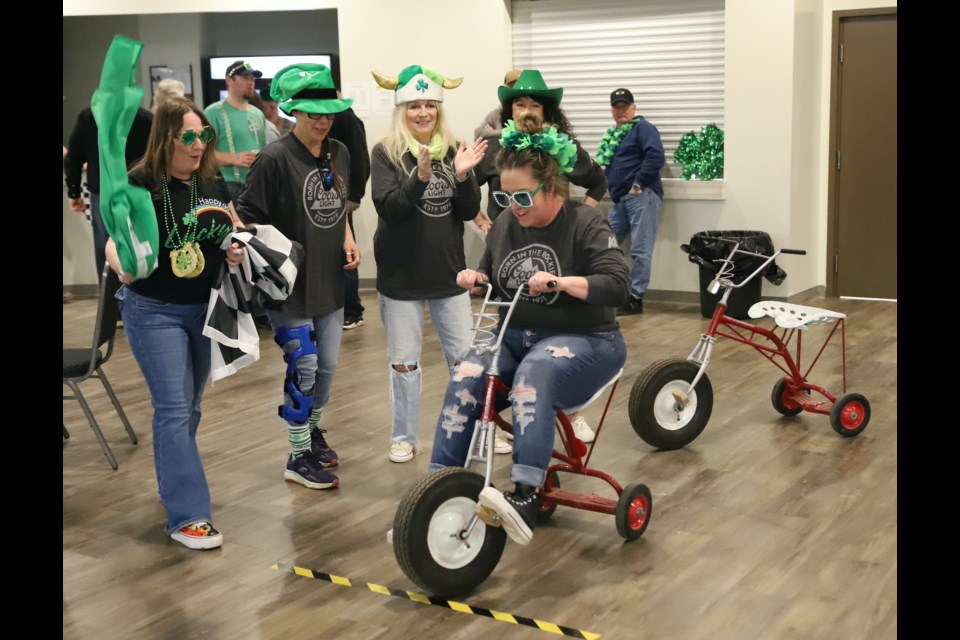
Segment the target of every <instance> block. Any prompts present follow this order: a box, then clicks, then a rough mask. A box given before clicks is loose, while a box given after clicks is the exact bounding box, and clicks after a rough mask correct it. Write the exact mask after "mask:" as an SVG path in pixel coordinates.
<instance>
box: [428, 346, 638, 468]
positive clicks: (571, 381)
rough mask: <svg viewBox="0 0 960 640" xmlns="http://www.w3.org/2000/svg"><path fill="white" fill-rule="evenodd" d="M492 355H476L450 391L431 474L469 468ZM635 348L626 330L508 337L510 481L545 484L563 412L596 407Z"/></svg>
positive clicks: (505, 376)
mask: <svg viewBox="0 0 960 640" xmlns="http://www.w3.org/2000/svg"><path fill="white" fill-rule="evenodd" d="M491 357H492V356H491V355H490V354H486V355H484V356H482V357H478V356H477V355H476V354H475V353H474V352H473V351H472V350H471V351H470V353H469V354H468V356H467V357H466V358H464V360H463V361H462V362H461V363H460V364H458V365H457V367H456V369H455V370H454V375H453V377H452V378H451V379H450V383H449V384H448V385H447V392H446V395H445V396H444V399H443V408H442V409H441V411H440V417H439V418H438V420H437V431H436V433H435V435H434V440H433V457H432V458H431V460H430V467H429V469H430V470H431V471H434V470H436V469H441V468H443V467H458V466H463V464H464V462H465V461H466V459H467V453H468V451H467V450H468V448H469V446H470V438H471V437H472V435H473V429H474V426H475V424H476V420H477V418H479V417H480V414H481V412H482V411H483V393H484V385H485V383H486V371H487V367H488V366H489V365H490V359H491ZM626 359H627V348H626V345H624V343H623V336H622V335H621V334H620V330H619V329H617V330H614V331H600V332H595V333H585V334H576V333H560V332H555V331H554V332H548V331H537V330H530V329H507V331H506V333H505V334H504V338H503V344H502V346H501V350H500V363H499V368H500V377H501V379H502V380H503V382H504V384H506V385H507V386H509V387H510V388H511V391H510V398H509V400H510V404H511V405H512V407H513V437H514V440H513V467H512V468H511V469H510V479H511V480H513V482H514V483H522V484H525V485H530V486H534V487H539V486H541V485H542V484H543V482H544V480H545V479H546V475H547V467H548V466H549V464H550V456H551V453H552V452H553V442H554V424H555V419H556V413H557V410H558V409H566V408H569V407H575V406H577V405H580V404H582V403H584V402H586V401H587V400H589V399H590V397H591V396H593V394H595V393H596V392H597V391H598V390H599V389H600V388H601V387H603V385H604V384H606V382H607V381H608V380H610V378H612V377H613V376H614V375H616V373H617V372H618V371H619V370H620V368H621V367H623V363H624V362H625V361H626Z"/></svg>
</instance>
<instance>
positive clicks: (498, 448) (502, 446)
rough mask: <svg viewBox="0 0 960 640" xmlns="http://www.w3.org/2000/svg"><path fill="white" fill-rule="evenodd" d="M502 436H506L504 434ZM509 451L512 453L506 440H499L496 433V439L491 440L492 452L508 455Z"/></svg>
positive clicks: (511, 446) (498, 435)
mask: <svg viewBox="0 0 960 640" xmlns="http://www.w3.org/2000/svg"><path fill="white" fill-rule="evenodd" d="M504 435H506V432H504ZM511 451H513V445H512V444H510V442H508V441H507V440H504V439H503V438H501V437H500V434H499V433H497V435H496V437H495V438H494V439H493V452H494V453H499V454H505V453H510V452H511Z"/></svg>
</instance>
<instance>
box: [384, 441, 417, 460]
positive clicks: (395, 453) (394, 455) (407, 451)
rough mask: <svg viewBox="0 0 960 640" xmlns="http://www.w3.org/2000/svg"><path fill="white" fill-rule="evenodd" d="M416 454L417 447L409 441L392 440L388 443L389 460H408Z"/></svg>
mask: <svg viewBox="0 0 960 640" xmlns="http://www.w3.org/2000/svg"><path fill="white" fill-rule="evenodd" d="M416 454H417V448H416V447H414V446H413V445H412V444H410V443H409V442H392V443H391V444H390V461H391V462H410V461H411V460H413V456H415V455H416Z"/></svg>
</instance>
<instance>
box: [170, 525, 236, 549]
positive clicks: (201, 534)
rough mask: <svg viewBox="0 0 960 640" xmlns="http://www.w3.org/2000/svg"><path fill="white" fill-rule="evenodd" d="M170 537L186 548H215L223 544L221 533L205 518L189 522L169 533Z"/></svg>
mask: <svg viewBox="0 0 960 640" xmlns="http://www.w3.org/2000/svg"><path fill="white" fill-rule="evenodd" d="M170 537H171V538H173V539H174V540H176V541H177V542H179V543H180V544H182V545H183V546H185V547H186V548H188V549H216V548H217V547H219V546H220V545H222V544H223V534H222V533H220V532H219V531H217V530H216V529H214V528H213V525H212V524H210V523H209V522H207V521H206V520H197V521H196V522H191V523H190V524H188V525H187V526H185V527H180V528H179V529H178V530H176V531H174V532H173V533H171V534H170Z"/></svg>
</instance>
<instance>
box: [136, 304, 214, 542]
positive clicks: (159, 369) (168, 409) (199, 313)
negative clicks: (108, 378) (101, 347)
mask: <svg viewBox="0 0 960 640" xmlns="http://www.w3.org/2000/svg"><path fill="white" fill-rule="evenodd" d="M117 299H118V300H119V302H120V315H121V317H122V318H123V327H124V330H125V332H126V335H127V341H128V342H129V343H130V350H131V351H132V352H133V356H134V358H136V360H137V364H139V365H140V370H141V371H143V377H144V379H146V381H147V387H148V388H149V389H150V401H151V403H152V404H153V463H154V467H155V468H156V472H157V486H158V487H159V489H160V502H161V503H162V504H163V508H164V509H166V511H167V525H166V532H167V533H171V532H173V531H176V530H177V529H180V528H181V527H184V526H186V525H188V524H190V523H192V522H196V521H197V520H206V521H208V522H209V521H211V520H212V518H211V514H210V489H209V487H208V486H207V477H206V475H205V474H204V471H203V462H202V461H201V459H200V451H199V449H198V448H197V427H199V425H200V399H201V396H202V395H203V388H204V385H205V384H206V382H207V375H208V374H209V373H210V339H209V338H207V337H206V336H204V335H203V326H204V323H205V321H206V317H207V303H206V302H201V303H197V304H173V303H169V302H163V301H161V300H154V299H153V298H148V297H146V296H141V295H139V294H138V293H136V292H134V291H133V290H131V289H129V288H127V287H121V289H120V290H119V291H118V292H117Z"/></svg>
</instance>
